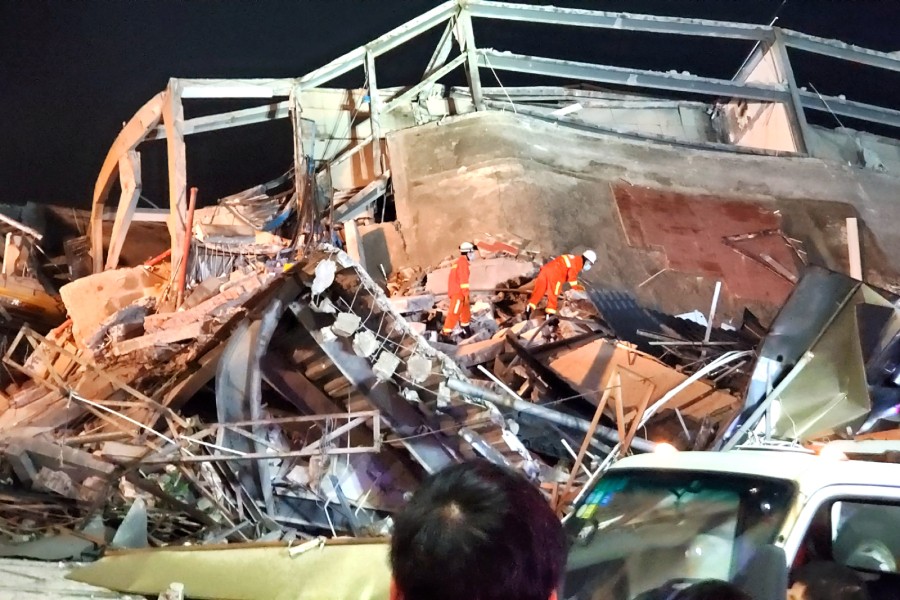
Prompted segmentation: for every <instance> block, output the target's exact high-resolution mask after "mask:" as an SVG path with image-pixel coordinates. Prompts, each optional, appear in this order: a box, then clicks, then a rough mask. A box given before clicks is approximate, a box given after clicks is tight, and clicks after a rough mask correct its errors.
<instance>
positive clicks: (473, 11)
mask: <svg viewBox="0 0 900 600" xmlns="http://www.w3.org/2000/svg"><path fill="white" fill-rule="evenodd" d="M475 19H482V20H488V19H491V20H500V21H525V22H529V23H538V24H547V25H564V26H571V27H587V28H597V29H618V30H625V31H638V32H647V33H656V34H669V35H683V36H694V37H708V38H720V39H738V40H748V41H753V42H756V46H755V48H754V51H753V53H752V54H751V56H750V58H749V59H748V60H747V61H746V62H745V64H744V65H743V66H742V67H741V69H740V70H739V72H738V74H737V75H736V76H735V77H734V78H733V79H730V80H726V79H715V78H709V77H700V76H696V75H690V74H674V73H664V72H659V71H649V70H642V69H632V68H623V67H616V66H611V65H598V64H590V63H581V62H573V61H566V60H558V59H553V58H547V57H535V56H525V55H520V54H512V53H509V52H500V51H497V50H495V49H487V48H478V47H477V46H476V43H475V36H474V32H473V28H472V22H473V20H475ZM441 25H443V26H444V33H443V35H442V36H441V38H440V42H439V43H438V46H437V48H436V49H435V51H434V54H433V55H432V57H431V60H430V62H429V64H428V67H427V68H426V70H425V73H424V74H423V76H422V78H421V80H420V81H419V82H418V83H415V84H412V85H410V86H409V87H407V88H405V89H403V90H400V91H397V92H396V93H392V95H388V96H387V97H385V95H384V93H383V92H384V90H382V91H379V89H378V83H377V81H378V79H377V73H376V59H377V58H378V57H379V56H381V55H382V54H384V53H385V52H388V51H390V50H393V49H394V48H397V47H399V46H401V45H403V44H405V43H406V42H408V41H409V40H411V39H413V38H414V37H417V36H419V35H421V34H423V33H425V32H426V31H429V30H431V29H433V28H435V27H438V26H441ZM454 39H455V40H456V43H457V47H458V50H459V53H458V55H457V56H455V57H453V58H451V57H450V55H451V53H452V49H453V41H454ZM788 48H792V49H795V50H800V51H803V52H810V53H815V54H820V55H825V56H829V57H832V58H835V59H837V60H840V61H844V62H852V63H856V64H861V65H867V66H870V67H873V68H876V69H883V70H889V71H895V72H897V71H900V58H898V57H896V56H893V55H891V54H888V53H885V52H878V51H875V50H870V49H867V48H861V47H858V46H853V45H850V44H845V43H843V42H839V41H835V40H828V39H823V38H818V37H814V36H810V35H806V34H803V33H798V32H796V31H791V30H788V29H781V28H778V27H772V26H767V25H751V24H744V23H732V22H726V21H712V20H705V19H683V18H678V17H660V16H652V15H641V14H629V13H621V12H604V11H593V10H582V9H572V8H559V7H554V6H530V5H525V4H512V3H506V2H494V1H492V0H450V1H448V2H445V3H443V4H441V5H439V6H437V7H435V8H433V9H432V10H430V11H428V12H426V13H425V14H423V15H421V16H419V17H417V18H415V19H413V20H411V21H409V22H407V23H405V24H403V25H401V26H399V27H397V28H395V29H393V30H392V31H390V32H388V33H386V34H384V35H382V36H380V37H378V38H376V39H375V40H373V41H371V42H370V43H368V44H366V45H364V46H360V47H358V48H356V49H354V50H352V51H350V52H348V53H346V54H344V55H343V56H341V57H339V58H337V59H335V60H333V61H331V62H330V63H328V64H326V65H324V66H322V67H320V68H318V69H316V70H314V71H312V72H310V73H307V74H306V75H303V76H302V77H297V78H288V79H170V80H169V84H168V86H167V88H166V89H165V90H164V91H162V92H160V93H159V94H157V95H156V96H155V97H154V98H152V99H151V100H150V101H149V102H147V104H145V105H144V106H143V107H142V108H141V109H140V110H139V111H138V112H137V113H136V114H135V115H134V117H132V119H131V120H130V121H129V122H128V123H126V125H125V126H124V127H123V129H122V131H121V132H120V133H119V135H118V137H117V138H116V140H115V141H114V142H113V144H112V147H111V148H110V150H109V152H108V153H107V156H106V159H105V160H104V162H103V166H102V168H101V171H100V174H99V176H98V177H97V181H96V184H95V186H94V193H93V203H92V212H91V228H90V231H91V242H92V256H93V264H94V270H95V271H100V270H102V269H103V268H104V267H105V268H107V269H109V268H115V266H116V265H117V261H118V255H119V251H120V249H121V244H122V242H123V240H124V237H125V235H126V234H127V231H128V227H129V225H130V222H131V219H132V217H133V215H134V211H135V207H136V203H137V199H138V198H139V197H140V193H139V192H140V190H141V182H140V173H141V169H140V154H139V153H137V152H136V149H137V147H138V146H139V145H140V144H141V143H142V142H145V141H148V140H154V139H156V140H158V139H165V140H166V148H167V156H168V168H169V204H170V213H169V218H168V225H169V230H170V234H171V238H172V261H173V264H177V263H178V261H179V260H180V258H181V251H182V250H181V248H182V243H181V241H180V240H181V238H182V236H183V235H184V221H185V212H186V204H187V203H186V191H187V167H186V159H185V136H187V135H191V134H194V133H200V132H207V131H214V130H217V129H223V128H229V127H238V126H242V125H250V124H253V123H261V122H266V121H271V120H274V119H282V118H287V117H289V116H290V114H291V107H292V100H291V98H293V99H295V100H296V99H297V98H299V94H300V92H303V91H307V90H311V89H314V88H318V87H321V86H323V85H325V84H327V83H328V82H330V81H332V80H334V79H335V78H337V77H338V76H340V75H343V74H345V73H348V72H350V71H352V70H354V69H357V68H362V69H364V70H365V72H366V74H367V81H368V90H367V92H368V93H367V98H368V99H369V107H368V108H369V117H370V125H371V131H372V135H371V136H370V137H368V138H366V139H365V140H363V141H361V142H356V143H355V147H354V143H350V144H349V145H348V146H347V147H345V148H344V149H342V150H341V151H340V154H341V155H343V156H349V155H351V154H352V153H354V152H357V151H359V149H360V147H361V146H364V145H366V144H372V151H373V156H374V162H375V163H376V164H375V165H374V169H373V171H374V175H375V176H376V177H378V176H380V175H381V174H382V172H383V165H382V164H381V162H382V161H381V138H382V136H383V130H382V127H381V123H382V117H383V116H384V115H386V114H388V113H390V112H392V111H394V110H396V109H397V108H398V107H401V106H404V105H409V103H410V102H412V101H413V100H415V99H416V97H418V96H420V95H422V94H426V93H427V92H428V91H429V90H430V89H432V88H433V87H434V86H435V85H436V84H437V83H438V81H439V80H441V79H442V78H443V77H445V76H446V75H447V74H449V73H450V72H452V71H454V70H455V69H457V68H459V67H460V66H464V68H465V71H466V75H467V78H468V84H469V90H470V92H471V97H472V102H473V105H474V108H475V110H490V109H491V103H488V102H486V101H485V98H484V97H483V94H482V86H481V80H480V75H479V70H480V69H481V68H491V69H496V70H506V71H517V72H523V73H531V74H537V75H543V76H550V77H560V78H564V79H567V80H569V81H570V82H571V81H591V82H599V83H606V84H616V85H621V86H627V87H631V88H636V89H643V90H660V91H677V92H687V93H692V94H698V95H705V96H712V97H716V98H728V99H744V100H748V101H753V102H764V103H779V104H781V105H783V106H784V107H785V108H786V110H787V113H788V117H789V121H790V125H791V134H792V137H793V139H794V144H795V146H796V148H797V151H798V153H799V154H806V153H807V144H806V138H807V137H808V134H807V132H808V131H809V125H808V124H807V121H806V114H805V112H806V111H807V110H812V111H828V112H831V113H834V114H836V115H841V116H845V117H851V118H854V119H860V120H864V121H869V122H873V123H878V124H882V125H889V126H893V127H898V128H900V111H898V110H895V109H892V108H889V107H886V106H877V105H873V104H866V103H862V102H856V101H852V100H847V99H845V98H844V97H843V96H841V97H834V96H823V95H820V94H817V93H812V92H808V91H806V90H805V89H801V88H798V86H797V82H796V81H795V79H794V75H793V69H792V66H791V62H790V59H789V57H788V52H787V49H788ZM767 56H772V57H774V61H775V64H776V66H777V76H778V81H776V82H772V83H760V82H754V81H750V80H749V77H750V75H751V74H752V72H753V69H754V68H755V67H756V66H757V65H759V63H760V62H761V61H763V60H765V59H766V57H767ZM194 98H272V99H273V102H272V103H270V104H267V105H265V106H261V107H255V108H248V109H244V110H237V111H232V112H227V113H222V114H216V115H210V116H203V117H197V118H193V119H188V120H185V119H184V109H183V101H184V100H189V99H194ZM276 99H277V100H276ZM298 102H299V101H298ZM561 122H562V123H564V124H565V122H566V121H565V120H561ZM338 160H340V159H338ZM117 174H118V175H119V178H120V181H121V184H122V185H121V187H122V190H123V191H122V196H121V198H120V201H119V207H118V210H117V211H116V216H115V222H114V225H113V236H112V240H111V243H110V252H109V255H108V256H107V257H106V260H104V252H103V236H102V229H103V227H102V219H103V212H104V206H105V204H106V200H107V196H108V195H109V192H110V189H111V188H112V185H113V182H114V178H115V176H116V175H117ZM370 196H371V194H370ZM357 204H358V203H355V204H354V208H353V210H348V211H347V214H348V215H352V214H356V212H357V210H358V209H359V206H357Z"/></svg>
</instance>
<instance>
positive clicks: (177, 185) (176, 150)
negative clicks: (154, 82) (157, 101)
mask: <svg viewBox="0 0 900 600" xmlns="http://www.w3.org/2000/svg"><path fill="white" fill-rule="evenodd" d="M181 92H182V88H181V82H180V81H179V80H177V79H170V80H169V87H168V88H166V96H165V102H164V103H163V109H162V118H163V124H164V125H165V128H166V156H167V158H168V168H169V220H168V226H169V237H170V238H171V240H172V268H173V269H175V268H177V267H178V265H179V264H180V263H181V260H182V259H183V258H185V257H184V248H183V246H184V236H185V235H190V232H185V230H184V229H185V223H186V220H185V219H186V214H187V151H186V149H185V145H184V133H183V128H184V105H183V104H182V102H181V98H182V96H181Z"/></svg>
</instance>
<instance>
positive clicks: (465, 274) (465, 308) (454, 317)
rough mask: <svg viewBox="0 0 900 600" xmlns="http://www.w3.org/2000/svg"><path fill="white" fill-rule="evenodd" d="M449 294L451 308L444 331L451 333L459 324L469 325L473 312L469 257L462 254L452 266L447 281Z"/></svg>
mask: <svg viewBox="0 0 900 600" xmlns="http://www.w3.org/2000/svg"><path fill="white" fill-rule="evenodd" d="M447 295H448V296H450V310H449V311H448V312H447V319H446V320H445V321H444V333H445V334H449V333H450V332H452V331H453V329H454V328H455V327H456V325H457V324H459V325H462V326H463V327H468V326H469V321H470V320H471V319H472V313H471V311H470V307H469V259H468V258H466V257H465V256H460V257H459V258H457V259H456V262H455V263H453V266H452V267H450V277H449V280H448V281H447Z"/></svg>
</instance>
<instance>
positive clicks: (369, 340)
mask: <svg viewBox="0 0 900 600" xmlns="http://www.w3.org/2000/svg"><path fill="white" fill-rule="evenodd" d="M379 345H380V344H379V343H378V338H376V337H375V334H374V333H372V332H371V331H369V330H368V329H363V330H362V331H360V332H359V333H357V334H356V335H355V336H353V352H354V353H356V355H357V356H362V357H363V358H369V357H370V356H372V355H373V354H375V352H377V351H378V347H379Z"/></svg>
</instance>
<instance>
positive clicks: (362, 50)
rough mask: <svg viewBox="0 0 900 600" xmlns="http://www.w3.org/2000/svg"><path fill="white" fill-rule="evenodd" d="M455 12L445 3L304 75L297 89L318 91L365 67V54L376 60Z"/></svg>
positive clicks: (450, 4) (451, 4)
mask: <svg viewBox="0 0 900 600" xmlns="http://www.w3.org/2000/svg"><path fill="white" fill-rule="evenodd" d="M456 11H457V8H456V3H455V2H444V3H443V4H440V5H438V6H436V7H435V8H433V9H431V10H429V11H428V12H426V13H425V14H423V15H420V16H418V17H416V18H415V19H413V20H412V21H408V22H406V23H404V24H403V25H401V26H400V27H397V28H395V29H392V30H391V31H389V32H388V33H386V34H384V35H382V36H381V37H378V38H376V39H374V40H373V41H372V42H370V43H368V44H366V45H365V46H360V47H358V48H354V49H353V50H351V51H350V52H348V53H347V54H344V55H343V56H341V57H339V58H336V59H335V60H333V61H331V62H330V63H328V64H327V65H325V66H323V67H320V68H318V69H316V70H315V71H312V72H310V73H307V74H306V75H304V76H303V77H301V78H300V80H299V81H300V88H301V89H304V90H308V89H312V88H316V87H319V86H320V85H322V84H324V83H328V82H329V81H331V80H332V79H335V78H336V77H339V76H341V75H343V74H344V73H347V72H348V71H352V70H353V69H356V68H358V67H362V66H364V65H365V63H366V52H367V51H368V52H372V53H373V55H374V56H379V55H380V54H384V53H385V52H387V51H389V50H392V49H393V48H396V47H397V46H399V45H401V44H403V43H404V42H406V41H408V40H410V39H412V38H414V37H416V36H417V35H419V34H422V33H424V32H426V31H428V30H429V29H431V28H432V27H435V26H436V25H439V24H440V23H442V22H443V21H445V20H447V19H449V18H450V17H452V16H453V15H454V14H456Z"/></svg>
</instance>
